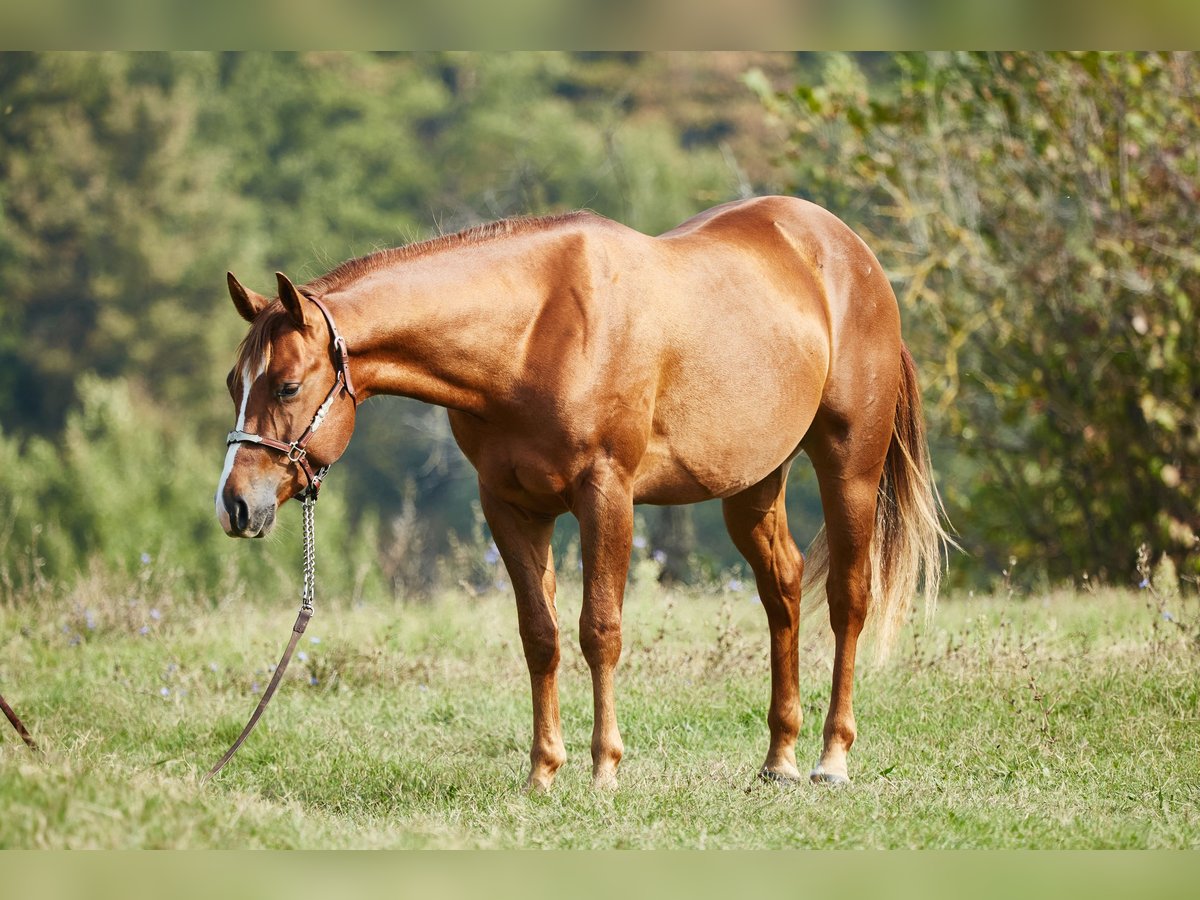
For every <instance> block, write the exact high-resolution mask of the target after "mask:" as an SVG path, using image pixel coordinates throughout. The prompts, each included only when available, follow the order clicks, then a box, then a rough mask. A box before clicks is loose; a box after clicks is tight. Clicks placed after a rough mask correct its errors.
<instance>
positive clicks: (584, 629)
mask: <svg viewBox="0 0 1200 900" xmlns="http://www.w3.org/2000/svg"><path fill="white" fill-rule="evenodd" d="M574 512H575V516H576V518H577V519H578V520H579V537H580V544H581V550H582V554H583V579H584V586H583V609H582V611H581V612H580V615H579V644H580V648H581V649H582V650H583V656H584V659H586V660H587V664H588V667H589V668H590V669H591V672H592V699H593V705H594V712H593V715H594V719H593V725H592V783H593V784H594V785H595V786H596V787H616V783H617V766H618V765H619V764H620V762H621V756H622V754H623V753H624V750H625V748H624V745H623V744H622V742H621V732H620V729H619V728H618V727H617V712H616V705H615V702H614V699H613V670H614V669H615V668H616V666H617V661H618V660H619V659H620V657H621V605H622V602H623V601H624V597H625V578H626V575H627V574H628V572H629V555H630V552H631V550H632V547H633V489H632V485H631V483H630V480H629V479H628V478H627V477H625V476H624V475H623V473H621V472H620V471H619V470H618V469H617V468H616V467H615V466H614V465H611V464H608V463H604V464H600V465H597V466H595V467H593V469H592V470H591V471H590V472H589V474H588V475H587V476H586V478H585V480H584V482H583V484H582V485H581V486H580V489H579V490H578V491H577V493H576V498H575V503H574Z"/></svg>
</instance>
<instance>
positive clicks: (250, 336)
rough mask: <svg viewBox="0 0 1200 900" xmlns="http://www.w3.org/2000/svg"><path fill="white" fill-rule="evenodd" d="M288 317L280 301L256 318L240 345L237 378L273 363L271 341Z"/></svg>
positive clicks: (235, 366) (236, 369) (272, 304)
mask: <svg viewBox="0 0 1200 900" xmlns="http://www.w3.org/2000/svg"><path fill="white" fill-rule="evenodd" d="M287 317H288V314H287V310H286V309H284V308H283V304H282V303H280V302H279V301H278V300H273V301H271V303H270V305H268V306H267V307H266V308H265V309H264V310H263V311H262V312H260V313H259V314H258V315H257V316H255V317H254V321H253V322H251V323H250V330H249V331H248V332H247V333H246V336H245V337H244V338H242V342H241V343H240V344H238V348H237V359H236V361H235V362H234V364H233V366H234V369H233V370H234V371H235V372H236V373H237V377H239V378H240V377H241V375H242V373H243V372H245V371H246V370H247V369H248V368H257V367H258V366H259V365H261V364H263V363H269V362H270V361H271V341H272V339H273V338H274V337H275V332H276V330H277V328H278V325H279V323H280V322H282V321H284V320H285V319H286V318H287Z"/></svg>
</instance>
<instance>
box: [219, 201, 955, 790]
mask: <svg viewBox="0 0 1200 900" xmlns="http://www.w3.org/2000/svg"><path fill="white" fill-rule="evenodd" d="M277 282H278V296H277V297H276V298H269V297H266V296H263V295H260V294H257V293H255V292H253V291H251V290H248V289H247V288H245V287H243V286H242V285H241V284H240V283H239V282H238V281H237V279H236V278H234V277H233V275H230V276H229V290H230V294H231V296H232V298H233V302H234V305H235V306H236V307H237V310H238V312H239V313H241V315H242V317H243V318H245V319H246V320H247V321H249V322H250V323H251V324H250V332H249V334H248V335H247V337H246V339H245V340H244V341H243V342H242V345H241V347H240V350H239V354H238V358H237V361H236V363H235V365H234V367H233V369H232V370H231V371H230V374H229V390H230V393H231V395H232V397H233V400H234V405H235V407H236V410H237V427H236V433H240V434H242V435H243V436H244V438H243V439H236V440H235V439H234V438H233V436H231V441H232V442H231V444H230V446H229V449H228V452H227V455H226V458H225V466H224V469H223V471H222V473H221V479H220V483H219V485H218V487H217V493H216V512H217V517H218V518H219V520H220V522H221V525H222V526H223V527H224V529H225V530H226V532H228V533H229V534H230V535H233V536H237V537H260V536H262V535H264V534H266V533H267V531H269V530H270V528H271V526H272V523H273V521H274V518H275V514H276V510H277V509H278V507H279V504H281V503H282V502H284V501H285V500H288V499H289V498H291V497H294V496H296V495H297V494H299V493H302V492H304V491H306V490H307V489H309V486H310V484H311V482H312V479H313V476H314V472H319V471H320V469H321V467H323V466H327V465H328V464H329V463H331V462H333V461H334V460H336V459H337V458H338V457H339V456H340V455H341V454H342V452H343V451H344V450H345V448H346V446H347V444H348V443H349V441H350V436H351V432H352V431H353V428H354V416H355V409H356V405H357V402H358V401H361V400H363V399H366V398H367V397H370V396H373V395H375V394H396V395H402V396H407V397H415V398H417V399H419V400H423V401H426V402H428V403H433V404H437V405H439V406H443V407H445V408H446V410H447V411H448V414H449V418H450V425H451V428H452V430H453V433H454V437H455V439H456V441H457V442H458V445H459V446H460V447H461V448H462V451H463V453H464V454H465V455H466V457H467V458H468V459H469V460H470V461H471V463H472V464H473V465H474V466H475V468H476V470H477V471H478V475H479V494H480V500H481V504H482V508H483V512H484V515H485V517H486V520H487V522H488V525H489V526H490V528H491V531H492V535H493V538H494V539H495V542H496V546H497V547H498V548H499V550H500V554H501V557H502V558H503V560H504V564H505V566H506V568H507V570H508V573H509V575H510V577H511V580H512V584H513V588H514V591H515V593H516V601H517V618H518V623H519V627H520V634H521V640H522V644H523V646H524V650H525V657H526V660H527V662H528V665H529V676H530V682H531V687H532V694H533V746H532V750H531V752H530V761H531V766H530V771H529V779H528V787H529V788H530V789H540V788H546V787H549V785H550V784H551V782H552V781H553V779H554V776H555V773H556V771H557V770H558V769H559V767H560V766H561V765H562V764H563V761H564V759H565V748H564V745H563V739H562V727H561V724H560V718H559V707H558V683H557V672H558V662H559V629H558V620H557V612H556V609H555V577H554V565H553V560H552V556H551V550H550V538H551V534H552V532H553V529H554V521H555V519H556V518H557V517H558V516H559V515H561V514H563V513H566V512H570V513H572V514H574V515H575V517H576V518H577V519H578V521H579V530H580V540H581V552H582V557H583V576H584V596H583V606H582V612H581V614H580V621H579V638H580V644H581V647H582V650H583V654H584V657H585V658H586V660H587V663H588V666H589V667H590V670H591V675H592V688H593V695H594V700H595V718H594V725H593V732H592V747H591V750H592V774H593V779H594V782H595V783H596V784H598V785H610V784H614V783H615V779H616V772H617V766H618V764H619V762H620V760H621V756H622V753H623V745H622V741H621V734H620V731H619V729H618V727H617V716H616V706H615V703H614V699H613V698H614V691H613V670H614V669H615V667H616V665H617V661H618V658H619V657H620V654H621V605H622V597H623V593H624V588H625V580H626V574H627V570H628V567H629V561H630V552H631V546H632V539H633V507H634V504H637V503H651V504H682V503H695V502H698V501H702V500H708V499H712V498H716V497H719V498H720V499H721V501H722V505H723V510H724V517H725V523H726V526H727V527H728V530H729V534H730V536H731V537H732V538H733V542H734V544H735V545H736V546H737V548H738V550H739V551H740V552H741V553H742V554H743V555H744V556H745V558H746V560H747V561H748V562H749V564H750V566H751V568H752V569H753V571H754V575H755V580H756V582H757V586H758V593H759V597H760V598H761V600H762V604H763V607H764V609H765V610H766V613H767V623H768V626H769V629H770V657H771V700H770V709H769V713H768V716H767V722H768V726H769V731H770V744H769V748H768V750H767V755H766V759H765V761H764V763H763V766H762V770H761V775H762V776H763V777H764V778H767V779H771V780H780V781H793V780H798V779H800V778H801V773H800V771H799V769H798V768H797V765H796V757H795V742H796V736H797V734H798V731H799V726H800V700H799V684H798V681H799V676H798V639H797V627H798V623H799V612H800V595H801V587H802V585H804V586H805V589H806V590H808V591H811V592H814V593H819V592H820V587H821V585H822V583H823V584H824V593H825V594H826V596H827V599H828V607H829V621H830V625H831V626H832V629H833V634H834V639H835V651H834V662H833V683H832V692H831V696H830V703H829V712H828V716H827V717H826V720H825V728H824V746H823V749H822V751H821V755H820V758H819V760H818V762H817V764H816V766H815V768H814V769H813V770H812V772H811V774H810V777H811V778H812V780H814V781H818V782H835V783H838V782H845V781H847V780H848V778H849V773H848V770H847V760H846V755H847V751H848V750H849V749H850V745H851V744H852V743H853V742H854V738H855V722H854V714H853V710H852V705H851V694H852V689H853V680H854V664H855V651H856V647H857V643H858V638H859V634H860V632H861V630H862V628H863V623H864V620H865V619H866V618H867V617H868V615H870V616H871V617H872V618H874V619H876V620H878V625H879V631H880V632H881V634H880V639H881V640H883V641H887V640H888V638H889V636H890V635H891V633H892V632H893V631H894V630H895V627H896V626H897V624H898V623H900V622H901V621H902V620H903V618H904V616H905V615H906V613H907V610H908V609H909V607H910V604H911V600H912V598H913V595H914V594H915V593H916V591H917V587H918V583H919V581H920V580H921V578H922V577H923V579H924V586H925V592H926V597H927V604H932V602H933V601H934V599H935V598H936V595H937V588H938V581H939V575H940V569H941V560H942V552H943V547H944V541H945V539H946V535H945V532H944V531H943V529H942V526H941V518H940V508H939V504H938V501H937V496H936V492H935V490H934V487H933V483H932V480H931V477H930V471H929V463H928V451H927V448H926V441H925V427H924V422H923V419H922V414H921V401H920V393H919V389H918V384H917V378H916V371H915V369H914V366H913V361H912V358H911V356H910V355H909V353H908V351H907V349H906V348H905V346H904V344H903V342H902V341H901V337H900V317H899V312H898V309H897V304H896V299H895V295H894V294H893V292H892V289H891V286H890V285H889V283H888V280H887V278H886V277H885V275H884V272H883V270H882V268H881V267H880V265H879V262H878V261H877V260H876V259H875V257H874V255H873V254H872V253H871V251H870V250H869V249H868V248H867V246H866V245H865V244H864V243H863V242H862V241H861V240H860V239H859V238H858V237H857V236H856V235H855V234H854V233H853V232H852V231H851V230H850V229H849V228H848V227H847V226H846V225H845V224H844V223H842V222H841V221H840V220H838V219H837V218H836V217H835V216H833V215H832V214H831V213H829V212H827V211H826V210H824V209H821V208H820V207H818V206H815V205H813V204H811V203H808V202H805V201H802V200H797V199H793V198H788V197H762V198H757V199H753V200H745V201H738V202H734V203H727V204H724V205H722V206H718V207H716V208H714V209H710V210H708V211H707V212H704V213H701V214H700V215H697V216H695V217H694V218H692V219H690V220H688V221H687V222H684V223H683V224H682V225H680V226H679V227H677V228H675V229H673V230H671V231H668V232H666V233H665V234H662V235H659V236H657V237H649V236H646V235H643V234H641V233H639V232H637V231H634V230H632V229H629V228H627V227H625V226H623V225H620V224H618V223H616V222H613V221H611V220H609V219H606V218H603V217H601V216H598V215H595V214H593V213H590V212H578V213H571V214H567V215H562V216H555V217H547V218H520V219H508V220H504V221H500V222H496V223H493V224H490V225H484V226H480V227H476V228H472V229H468V230H466V231H463V232H460V233H458V234H452V235H447V236H444V237H439V238H434V239H433V240H430V241H426V242H423V243H419V244H413V245H409V246H406V247H402V248H399V249H394V250H384V251H381V252H378V253H373V254H371V255H369V256H364V257H361V258H358V259H353V260H350V261H348V262H345V263H343V264H341V265H340V266H338V267H337V268H336V269H334V270H333V271H331V272H329V273H328V274H327V275H324V276H322V277H320V278H318V279H316V280H315V281H312V282H310V283H308V284H305V285H300V286H297V285H294V284H293V283H292V282H291V281H290V280H289V279H288V278H287V277H286V276H285V275H283V274H277ZM335 322H336V325H335V324H334V323H335ZM338 331H340V336H339V335H338V334H337V332H338ZM338 338H344V340H340V339H338ZM335 339H337V340H335ZM347 349H348V355H347V352H346V351H347ZM331 351H332V352H331ZM351 373H352V374H351ZM351 377H352V379H353V384H354V391H349V390H346V389H345V385H343V386H342V387H339V384H340V382H341V380H342V379H343V378H345V379H346V380H347V381H348V380H349V379H350V378H351ZM315 425H320V430H319V431H317V430H316V428H315ZM302 434H303V435H304V443H305V446H304V447H303V450H302V452H301V451H297V450H296V449H295V447H296V444H297V443H299V441H298V437H299V436H300V435H302ZM256 436H257V437H261V438H266V439H268V440H267V442H268V443H269V442H270V441H276V442H278V443H279V444H280V445H281V447H282V451H281V450H280V449H278V448H275V449H273V448H272V447H271V446H264V445H263V444H262V443H256V442H254V441H253V440H251V438H253V437H256ZM289 448H290V449H289ZM801 451H803V452H805V453H806V454H808V457H809V458H810V460H811V461H812V464H813V468H814V470H815V472H816V476H817V480H818V483H819V486H820V492H821V504H822V509H823V512H824V517H825V527H824V528H823V530H822V532H821V533H820V534H819V535H818V537H817V538H816V540H815V541H814V542H813V545H812V547H811V548H810V553H809V558H808V560H807V563H806V561H805V558H804V556H803V555H802V554H801V553H800V551H799V550H798V549H797V547H796V544H795V542H794V541H793V539H792V537H791V534H790V532H789V530H788V524H787V515H786V511H785V507H784V486H785V482H786V479H787V473H788V468H789V466H790V465H791V462H792V460H793V459H794V458H795V457H796V456H797V455H798V454H799V453H800V452H801ZM297 456H302V457H303V460H302V461H303V465H300V464H293V462H294V461H295V458H296V457H297ZM318 477H319V476H318Z"/></svg>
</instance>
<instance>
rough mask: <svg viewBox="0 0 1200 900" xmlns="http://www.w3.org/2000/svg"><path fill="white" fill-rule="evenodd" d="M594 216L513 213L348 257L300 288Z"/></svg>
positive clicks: (314, 290)
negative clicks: (451, 231)
mask: <svg viewBox="0 0 1200 900" xmlns="http://www.w3.org/2000/svg"><path fill="white" fill-rule="evenodd" d="M592 215H594V213H591V212H589V211H587V210H576V211H575V212H568V213H560V214H558V215H553V216H514V217H512V218H509V219H500V220H498V221H495V222H485V223H484V224H482V225H475V226H473V227H471V228H466V229H464V230H462V231H457V232H454V233H452V234H442V235H438V236H437V237H432V238H429V239H428V240H425V241H418V242H416V243H412V244H405V245H404V246H402V247H392V248H390V249H387V250H377V251H376V252H374V253H368V254H367V255H365V256H359V257H356V258H354V259H348V260H346V261H345V262H344V263H342V264H341V265H339V266H337V268H335V269H333V270H332V271H330V272H328V273H326V274H324V275H322V276H321V277H320V278H316V279H314V280H312V281H310V282H308V283H307V284H305V285H303V286H301V287H300V290H301V291H302V292H304V293H306V294H308V295H310V296H314V297H321V296H324V295H325V294H328V293H330V292H331V291H335V290H337V289H338V288H341V287H345V286H346V285H348V284H350V283H352V282H354V281H357V280H358V279H360V278H362V277H364V276H366V275H370V274H371V273H372V272H377V271H379V270H380V269H383V268H386V267H387V266H390V265H392V264H393V263H398V262H404V261H406V260H411V259H418V258H420V257H423V256H429V255H431V254H433V253H438V252H440V251H443V250H449V249H451V248H454V247H463V246H467V245H470V244H483V243H486V242H488V241H492V240H495V239H496V238H501V237H509V236H511V235H516V234H526V233H528V232H533V231H543V230H545V229H547V228H553V227H554V226H556V225H563V224H569V223H571V222H575V221H578V220H580V219H585V218H588V217H590V216H592Z"/></svg>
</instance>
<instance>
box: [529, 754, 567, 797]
mask: <svg viewBox="0 0 1200 900" xmlns="http://www.w3.org/2000/svg"><path fill="white" fill-rule="evenodd" d="M565 759H566V756H565V755H564V754H561V753H560V754H557V755H553V756H549V757H547V758H546V759H539V760H537V761H536V762H534V764H533V765H532V766H531V767H530V769H529V779H528V780H527V781H526V782H525V793H526V794H544V793H545V792H546V791H548V790H550V786H551V785H553V784H554V776H555V775H556V774H558V770H559V769H560V768H561V767H562V764H563V761H564V760H565Z"/></svg>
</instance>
